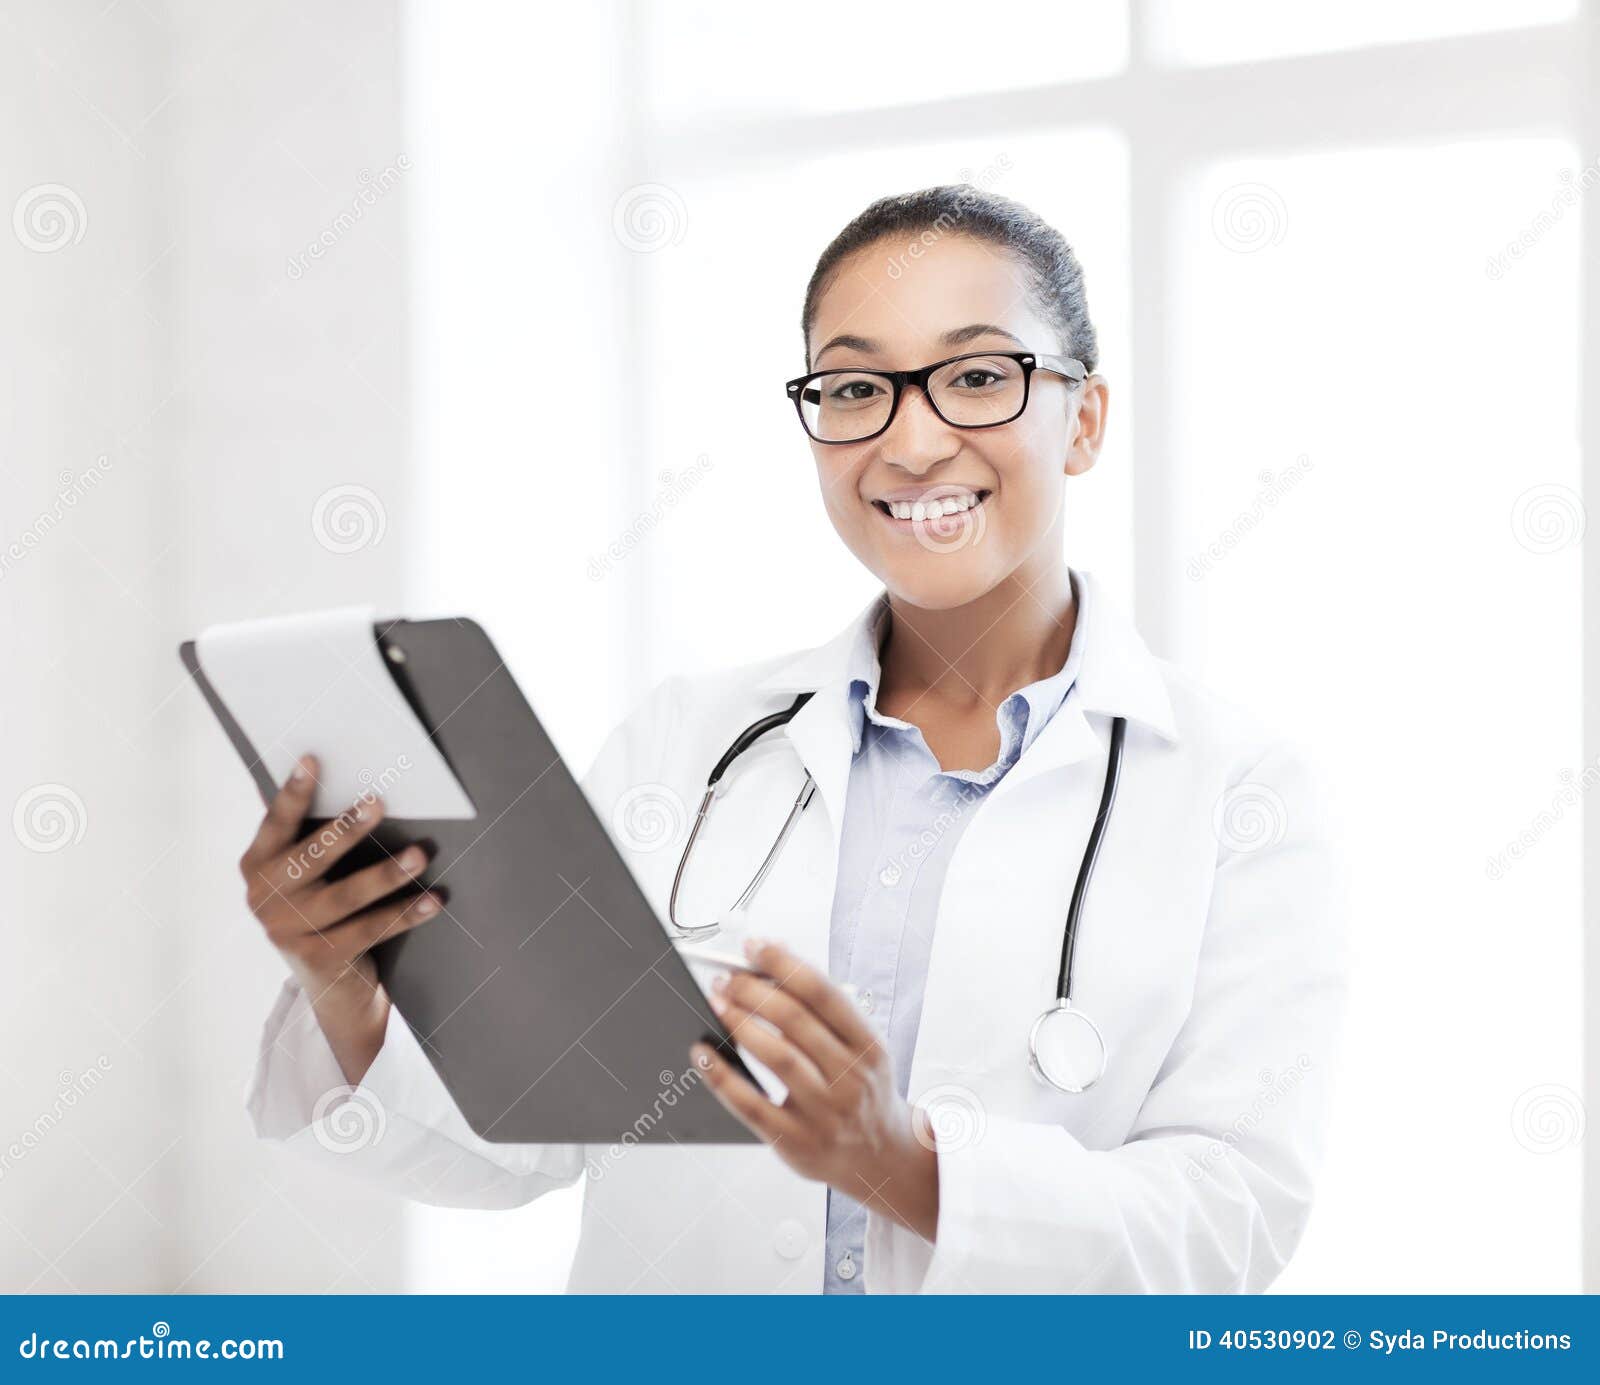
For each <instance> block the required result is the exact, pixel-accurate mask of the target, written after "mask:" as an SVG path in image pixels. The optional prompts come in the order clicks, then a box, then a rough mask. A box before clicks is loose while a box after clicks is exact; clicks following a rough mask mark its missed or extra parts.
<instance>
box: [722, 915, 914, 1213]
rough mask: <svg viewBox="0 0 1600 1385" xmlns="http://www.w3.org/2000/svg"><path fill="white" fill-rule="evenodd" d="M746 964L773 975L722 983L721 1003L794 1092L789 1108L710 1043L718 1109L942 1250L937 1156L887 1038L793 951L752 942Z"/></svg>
mask: <svg viewBox="0 0 1600 1385" xmlns="http://www.w3.org/2000/svg"><path fill="white" fill-rule="evenodd" d="M745 954H746V956H748V957H749V958H750V961H751V964H752V965H753V966H755V967H758V968H760V970H761V972H762V973H763V975H760V976H756V975H752V974H750V973H748V972H736V973H734V974H733V975H732V976H728V977H718V978H717V981H716V982H715V983H714V985H713V987H712V994H711V1005H712V1008H713V1009H714V1010H715V1011H716V1012H717V1015H718V1017H719V1018H720V1019H721V1020H722V1022H723V1024H725V1025H726V1026H727V1027H728V1030H729V1032H730V1033H731V1034H732V1035H733V1037H734V1038H735V1039H737V1040H738V1042H739V1043H740V1044H742V1045H743V1046H744V1047H745V1048H746V1049H747V1050H748V1051H749V1052H750V1053H751V1054H753V1055H754V1056H755V1057H756V1058H758V1059H760V1060H761V1062H763V1063H764V1064H766V1066H767V1067H769V1068H770V1069H771V1070H772V1071H773V1073H774V1074H775V1075H776V1076H777V1077H778V1078H779V1079H780V1080H781V1081H782V1082H783V1084H784V1086H785V1087H787V1088H788V1089H789V1091H788V1096H787V1097H786V1098H785V1100H784V1101H783V1104H782V1105H778V1104H776V1103H775V1102H773V1101H771V1100H770V1099H769V1098H768V1097H767V1096H766V1094H765V1093H764V1092H762V1091H760V1090H759V1089H758V1088H757V1087H755V1086H754V1085H753V1084H752V1083H751V1082H750V1081H749V1080H748V1079H747V1078H746V1077H744V1076H743V1075H742V1074H741V1073H739V1072H737V1071H736V1070H735V1069H734V1068H733V1067H732V1066H731V1065H730V1064H729V1063H727V1062H726V1061H724V1060H723V1059H722V1058H720V1057H719V1056H718V1055H717V1054H716V1052H715V1051H714V1050H713V1049H712V1048H711V1047H710V1045H708V1044H704V1043H699V1044H695V1045H694V1047H693V1048H692V1049H691V1050H690V1051H691V1054H692V1055H693V1058H694V1062H695V1065H696V1067H697V1068H698V1069H699V1070H700V1071H701V1072H703V1073H704V1074H705V1077H706V1081H707V1083H708V1085H709V1086H710V1088H711V1090H712V1092H713V1093H714V1094H715V1095H716V1098H717V1100H718V1101H720V1102H721V1103H722V1104H723V1105H724V1106H725V1107H727V1108H728V1110H729V1111H731V1112H732V1113H733V1114H734V1115H735V1116H737V1117H738V1118H739V1119H740V1120H741V1121H743V1122H744V1124H745V1125H746V1126H748V1127H749V1128H750V1129H751V1130H752V1131H754V1132H755V1134H757V1135H759V1136H760V1137H761V1138H762V1139H763V1140H765V1141H766V1142H767V1143H768V1144H770V1145H771V1146H772V1147H773V1149H774V1150H775V1151H776V1152H777V1154H778V1155H779V1157H780V1158H782V1159H783V1161H784V1162H785V1163H786V1164H788V1165H789V1167H790V1168H792V1169H794V1170H795V1172H796V1173H799V1174H801V1175H803V1176H804V1177H806V1178H815V1179H818V1180H819V1181H821V1182H824V1183H827V1184H828V1185H829V1186H830V1187H833V1188H837V1189H838V1190H839V1191H840V1192H842V1193H847V1194H848V1195H849V1196H851V1197H853V1198H855V1199H856V1201H857V1202H859V1203H861V1204H862V1206H864V1207H866V1208H868V1209H869V1210H871V1211H874V1212H879V1213H882V1214H884V1215H886V1216H888V1217H890V1218H891V1219H892V1220H894V1221H896V1222H898V1223H900V1225H902V1226H904V1227H907V1228H908V1229H910V1230H912V1231H915V1232H916V1233H917V1234H918V1235H919V1236H922V1237H923V1238H924V1239H925V1240H928V1241H932V1240H933V1238H934V1232H935V1229H936V1227H937V1225H938V1220H939V1160H938V1156H937V1154H936V1153H935V1152H934V1142H933V1138H932V1135H931V1133H930V1131H929V1129H928V1127H927V1123H926V1119H925V1117H924V1116H923V1115H922V1113H921V1112H920V1111H914V1110H913V1109H912V1107H911V1106H910V1105H908V1104H907V1102H906V1101H905V1099H904V1098H903V1097H902V1096H901V1095H900V1093H899V1090H898V1089H897V1087H896V1085H895V1079H894V1070H893V1064H892V1063H891V1062H890V1059H889V1054H888V1052H887V1051H886V1050H885V1049H884V1047H883V1045H882V1044H881V1043H880V1042H879V1041H878V1036H877V1035H876V1034H874V1033H873V1031H872V1029H871V1028H870V1027H869V1026H868V1025H867V1023H866V1021H865V1020H863V1019H862V1018H861V1016H860V1014H859V1013H858V1012H857V1010H856V1007H855V1005H854V1003H853V1002H852V1001H851V1000H850V998H849V996H847V995H846V994H845V993H844V992H843V991H842V990H840V989H839V987H837V986H835V985H834V984H833V983H832V982H831V981H829V980H828V979H827V977H825V976H823V975H822V974H821V973H820V972H818V971H817V970H816V969H815V968H814V967H809V966H807V965H806V964H805V963H804V962H802V961H801V960H800V959H799V958H798V957H796V956H795V955H794V954H793V953H792V952H790V951H789V950H788V949H787V948H785V947H781V946H779V945H778V944H777V943H764V942H757V941H754V940H752V941H751V942H749V943H747V944H746V945H745ZM769 1026H770V1027H769Z"/></svg>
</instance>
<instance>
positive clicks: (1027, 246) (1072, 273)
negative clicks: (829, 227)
mask: <svg viewBox="0 0 1600 1385" xmlns="http://www.w3.org/2000/svg"><path fill="white" fill-rule="evenodd" d="M948 235H963V236H974V237H976V238H977V239H979V240H983V241H988V242H989V243H990V244H991V245H998V246H1000V247H1001V248H1002V249H1005V250H1009V251H1010V252H1011V253H1012V255H1014V256H1015V257H1016V259H1017V261H1018V263H1019V264H1020V265H1021V267H1022V271H1023V273H1024V275H1025V276H1026V279H1025V282H1026V284H1027V287H1028V290H1029V292H1030V293H1031V295H1032V296H1033V299H1034V301H1035V303H1036V305H1037V306H1038V308H1039V310H1040V312H1041V314H1042V316H1043V317H1044V319H1045V321H1046V322H1048V323H1050V325H1051V326H1053V327H1054V328H1055V329H1056V331H1057V332H1058V333H1059V334H1060V337H1061V344H1062V346H1063V347H1064V348H1065V350H1066V352H1067V354H1068V355H1071V356H1076V357H1077V358H1078V359H1079V360H1080V361H1082V362H1083V364H1084V366H1085V367H1086V368H1087V369H1089V370H1091V371H1092V370H1094V369H1095V368H1096V366H1097V364H1098V357H1099V347H1098V343H1097V342H1096V340H1095V332H1094V323H1093V322H1091V321H1090V320H1089V303H1088V300H1087V298H1086V297H1085V294H1084V287H1083V267H1082V266H1081V265H1080V264H1079V263H1078V257H1077V256H1076V255H1074V254H1073V253H1072V247H1071V246H1070V245H1068V244H1067V240H1066V237H1065V236H1063V235H1062V234H1061V232H1060V231H1058V230H1056V228H1055V227H1054V226H1052V225H1050V223H1049V222H1047V221H1045V220H1044V219H1043V218H1042V217H1040V216H1038V215H1037V214H1036V213H1034V212H1032V211H1030V210H1029V209H1028V208H1027V207H1024V206H1023V205H1022V204H1021V203H1020V202H1013V201H1012V200H1011V199H1010V198H1009V197H1001V196H999V195H997V194H996V193H992V192H988V191H986V190H984V189H980V188H976V187H973V186H972V185H971V184H970V183H954V184H950V185H948V186H946V187H938V188H923V189H922V191H920V192H903V193H898V194H896V195H894V196H892V197H880V198H879V199H878V200H877V201H876V202H874V203H873V204H872V205H871V206H870V207H868V208H867V209H866V210H865V211H864V212H862V213H861V214H860V215H859V216H858V217H856V218H855V220H854V221H852V222H851V223H850V224H849V225H848V226H846V227H845V228H844V230H842V231H840V232H839V234H838V235H836V236H835V237H834V238H833V240H832V242H831V243H830V244H829V246H828V248H827V249H826V250H824V251H823V252H822V258H821V259H819V260H818V261H817V267H816V269H814V270H813V271H812V273H811V282H810V283H809V284H808V285H807V286H806V301H805V307H804V309H803V311H802V312H801V315H800V331H801V334H802V337H803V339H804V342H805V351H806V364H807V366H809V365H810V362H811V328H812V325H813V324H814V323H815V321H816V316H817V304H818V303H819V302H820V301H821V299H822V295H823V294H824V293H825V292H826V291H827V289H828V286H829V285H830V284H831V283H832V282H833V278H834V275H835V273H836V272H837V271H838V268H839V265H840V264H841V262H843V261H844V260H845V259H846V258H847V257H848V256H850V255H853V254H854V253H855V252H856V251H857V250H860V249H862V248H863V247H864V246H868V245H874V244H877V243H878V242H880V241H890V242H894V241H902V240H903V241H904V242H905V249H904V251H903V253H897V254H894V255H891V256H890V257H889V273H890V276H891V277H894V278H898V277H899V274H900V273H903V272H904V271H905V268H906V267H907V265H908V264H909V263H910V262H912V261H915V260H917V259H919V258H920V257H921V253H922V249H923V248H924V247H926V246H929V245H932V244H934V243H935V242H936V241H938V240H941V239H943V238H944V237H945V236H948Z"/></svg>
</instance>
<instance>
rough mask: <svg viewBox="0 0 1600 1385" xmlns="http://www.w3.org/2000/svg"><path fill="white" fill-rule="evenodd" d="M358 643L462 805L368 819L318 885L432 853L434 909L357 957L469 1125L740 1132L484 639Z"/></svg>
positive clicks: (423, 629)
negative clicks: (391, 687) (454, 810)
mask: <svg viewBox="0 0 1600 1385" xmlns="http://www.w3.org/2000/svg"><path fill="white" fill-rule="evenodd" d="M373 636H374V638H375V639H376V640H377V642H378V646H379V650H380V653H381V654H382V655H383V663H384V667H385V668H387V669H388V670H389V672H390V674H391V676H392V677H393V678H394V680H395V683H396V685H397V686H398V688H399V690H400V692H401V694H402V696H404V697H405V698H406V700H407V701H408V702H409V703H410V704H411V707H412V709H413V710H414V711H415V712H416V714H417V717H418V719H419V720H420V721H421V723H422V725H423V727H424V728H426V730H427V731H428V734H429V735H430V737H432V739H433V742H434V744H435V745H436V746H437V747H438V749H439V751H440V753H441V754H442V755H443V756H444V758H445V762H446V763H447V764H448V765H449V766H450V768H451V769H452V770H453V771H454V772H455V775H456V777H457V778H458V779H459V780H460V782H461V783H462V785H463V786H464V787H465V789H466V791H467V793H468V795H469V796H470V798H471V799H472V802H473V804H474V805H475V807H476V808H477V816H476V817H475V818H470V819H466V820H460V821H437V820H430V821H422V820H406V819H399V818H395V819H389V818H385V820H384V821H383V822H382V823H380V824H379V826H378V827H377V829H376V830H375V831H374V832H373V834H372V840H370V841H363V842H362V843H360V844H359V845H358V846H357V847H356V848H355V849H354V850H353V851H351V852H350V853H349V855H348V856H346V857H344V858H343V859H341V860H340V861H339V862H338V863H337V864H336V865H335V866H334V868H333V869H332V870H330V871H329V874H328V878H330V879H337V878H339V877H340V876H343V875H345V874H348V873H349V872H350V871H353V870H358V869H360V868H361V867H362V866H365V865H370V864H371V863H373V862H374V861H378V860H381V859H383V854H384V852H389V853H398V852H399V851H400V850H401V849H402V848H403V847H405V846H406V845H408V844H409V843H411V842H414V841H421V842H424V843H425V844H426V845H427V846H428V847H430V848H431V851H432V857H431V859H430V862H429V865H428V869H427V871H426V872H425V874H424V875H423V876H422V877H421V884H422V885H437V886H439V887H440V888H441V890H442V892H443V893H444V895H445V897H446V898H445V907H444V909H443V910H441V912H440V913H439V914H438V915H436V916H435V917H434V918H433V919H430V920H429V921H428V922H427V923H426V924H424V925H422V926H421V927H419V928H416V929H413V930H412V931H410V932H407V933H404V934H402V935H400V936H399V937H396V938H393V939H391V940H390V941H388V942H386V943H383V944H380V945H379V946H378V947H377V948H376V949H374V951H373V957H374V959H375V961H376V963H377V967H378V975H379V977H380V978H381V980H382V982H383V985H384V987H385V989H386V990H387V991H388V993H389V996H390V998H391V999H392V1000H393V1002H394V1004H395V1005H396V1006H397V1007H398V1008H399V1010H400V1013H401V1015H402V1016H403V1017H404V1019H405V1021H406V1023H407V1024H408V1025H409V1026H410V1028H411V1031H412V1033H413V1034H415V1035H416V1037H417V1040H418V1042H419V1043H420V1045H421V1046H422V1050H423V1052H424V1053H426V1054H427V1056H428V1060H429V1061H430V1062H431V1063H432V1064H433V1067H434V1069H435V1071H436V1072H438V1074H439V1076H440V1078H441V1079H442V1080H443V1082H444V1085H445V1087H446V1089H447V1090H448V1091H449V1092H450V1094H451V1096H452V1097H453V1098H454V1099H455V1102H456V1105H457V1106H458V1107H459V1108H460V1110H461V1113H462V1115H463V1116H464V1117H465V1118H466V1121H467V1124H468V1125H470V1126H471V1127H472V1129H473V1130H474V1131H476V1132H477V1133H478V1134H479V1135H480V1136H482V1137H483V1138H484V1139H486V1140H493V1141H497V1142H504V1143H527V1144H596V1145H600V1144H604V1145H610V1144H617V1143H628V1144H634V1143H638V1144H671V1143H682V1144H750V1143H754V1142H755V1141H756V1137H755V1136H754V1135H753V1134H751V1133H750V1131H749V1130H747V1129H746V1128H745V1126H744V1125H742V1124H741V1123H740V1122H739V1121H737V1120H736V1119H735V1118H734V1117H733V1116H731V1115H729V1114H728V1113H727V1112H726V1111H725V1110H724V1109H723V1108H722V1106H721V1105H720V1104H719V1103H718V1101H717V1099H716V1098H715V1097H714V1096H713V1095H712V1094H711V1092H710V1091H709V1089H708V1088H707V1087H706V1085H705V1083H704V1081H703V1079H702V1077H701V1075H700V1073H699V1072H698V1070H697V1069H695V1067H694V1065H693V1063H692V1061H691V1060H690V1058H689V1045H690V1044H691V1043H692V1042H693V1041H694V1040H696V1039H703V1040H705V1041H706V1042H707V1043H709V1044H711V1045H712V1046H713V1047H714V1048H716V1049H717V1051H718V1052H719V1053H721V1054H722V1056H723V1057H724V1058H726V1059H727V1060H728V1061H730V1062H732V1063H733V1064H734V1065H735V1066H736V1067H737V1068H738V1069H739V1070H740V1071H746V1069H745V1068H744V1065H743V1063H742V1062H741V1061H740V1059H739V1056H738V1054H737V1052H736V1051H735V1049H734V1046H733V1043H732V1040H731V1039H730V1038H729V1037H728V1034H727V1032H726V1030H725V1029H724V1028H723V1027H722V1025H721V1024H720V1023H719V1022H718V1021H717V1018H716V1016H715V1015H714V1014H713V1013H712V1011H711V1008H710V1006H709V1004H708V1003H707V1001H706V999H705V997H704V995H703V994H702V992H701V990H700V987H699V986H698V985H697V984H696V983H695V981H694V979H693V977H692V976H691V975H690V974H689V970H688V967H687V966H686V964H685V963H684V961H683V959H682V958H681V957H679V955H678V953H677V950H676V949H675V948H674V947H673V945H672V942H671V940H670V939H669V938H668V936H667V933H666V930H665V929H664V928H663V927H662V925H661V922H660V920H659V919H658V918H657V916H656V914H655V912H654V910H652V909H651V907H650V904H649V901H648V900H647V899H646V898H645V896H644V893H643V891H641V890H640V888H639V886H638V884H637V882H636V881H635V880H634V878H633V876H632V874H631V873H630V872H629V870H628V867H627V865H626V864H625V863H624V861H623V860H622V857H621V856H620V855H619V854H618V852H617V849H616V847H615V846H614V845H613V843H612V841H611V839H610V837H609V836H608V835H607V834H606V830H605V828H604V827H603V826H602V825H601V823H600V820H599V819H598V818H597V817H596V816H595V814H594V812H593V810H592V809H591V808H590V806H589V803H588V800H587V799H586V798H585V797H584V795H583V791H582V789H581V788H580V787H579V786H578V783H577V781H576V780H575V779H574V778H573V776H572V774H571V772H570V771H569V770H568V769H567V766H566V764H565V763H564V762H563V761H562V759H561V757H560V755H558V754H557V753H556V750H555V748H554V746H553V745H552V744H551V742H550V738H549V736H547V735H546V734H545V730H544V727H543V726H541V725H540V723H539V719H538V717H536V716H535V715H534V712H533V709H532V708H531V707H530V706H529V705H528V703H527V701H526V699H525V698H524V697H523V696H522V690H521V689H520V688H519V687H518V686H517V682H516V679H514V678H513V677H512V676H511V673H510V672H509V670H508V669H507V668H506V666H505V664H504V662H503V661H502V660H501V658H500V656H499V654H498V653H497V652H496V650H495V647H494V644H493V642H492V641H491V640H490V639H489V636H488V635H487V634H486V633H485V632H484V631H483V630H482V629H481V628H480V627H479V626H478V625H477V624H476V623H475V622H473V621H470V620H465V619H446V620H428V621H408V620H397V621H393V622H386V623H384V624H381V625H378V626H375V627H374V630H373ZM178 652H179V655H180V657H181V658H182V660H183V663H184V667H185V668H187V669H188V671H189V673H190V675H191V676H192V677H193V679H194V681H195V683H196V685H197V686H198V687H199V689H200V692H201V694H202V695H203V696H204V697H205V700H206V703H207V704H208V705H209V706H210V708H211V710H212V712H213V713H214V714H215V715H216V718H217V720H218V722H219V723H220V724H221V726H222V729H223V730H224V731H225V732H226V733H227V736H228V739H229V740H230V741H231V742H232V743H233V747H234V749H235V750H236V751H238V753H239V757H240V759H242V760H243V761H244V764H245V767H246V768H247V769H248V770H249V771H250V775H251V777H252V778H253V779H254V780H255V785H256V789H257V791H258V792H259V793H260V795H261V799H262V802H263V803H266V802H268V801H269V800H270V799H271V798H272V797H273V795H274V794H275V793H276V792H277V785H276V784H275V783H274V782H273V780H272V777H271V775H270V774H269V773H268V772H267V770H266V767H265V766H264V765H263V764H262V763H261V761H260V758H259V756H258V755H257V754H256V751H255V747H254V746H252V745H251V744H250V741H249V739H248V738H247V737H246V735H245V734H244V732H243V730H242V729H241V728H240V727H239V725H238V723H237V722H235V721H234V719H233V717H232V716H231V715H230V714H229V712H228V709H227V707H226V706H224V705H223V703H222V700H221V699H220V698H219V697H218V696H217V694H216V691H215V690H214V689H213V688H212V686H211V684H210V683H209V682H208V681H207V680H206V676H205V673H204V671H203V670H202V669H201V668H200V664H199V660H198V657H197V655H196V653H195V647H194V644H193V642H186V643H184V644H183V645H181V646H180V647H179V651H178ZM316 749H317V748H316V747H315V746H306V747H305V750H306V751H307V752H312V753H314V752H315V751H316ZM326 821H327V819H309V820H308V821H307V824H306V829H305V830H306V832H308V833H309V832H312V831H314V830H316V829H317V828H318V827H319V826H321V825H322V823H324V822H326Z"/></svg>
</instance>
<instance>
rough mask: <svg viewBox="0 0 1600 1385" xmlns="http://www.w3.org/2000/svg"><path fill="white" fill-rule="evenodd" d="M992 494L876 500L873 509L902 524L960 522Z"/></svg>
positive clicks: (964, 492)
mask: <svg viewBox="0 0 1600 1385" xmlns="http://www.w3.org/2000/svg"><path fill="white" fill-rule="evenodd" d="M992 494H994V492H993V491H987V490H977V491H958V492H956V493H954V494H951V495H936V496H930V497H929V498H927V499H924V500H874V501H873V502H872V508H873V509H875V510H877V511H878V513H879V514H881V515H885V516H887V517H888V518H889V519H892V520H897V521H900V522H902V523H906V522H909V523H911V524H917V523H923V522H926V521H928V520H947V521H955V522H959V521H960V520H961V518H962V516H964V515H968V514H971V513H972V512H973V511H975V510H976V509H977V508H978V507H979V506H980V505H982V504H983V503H984V502H985V501H986V500H988V498H989V497H990V496H991V495H992Z"/></svg>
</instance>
